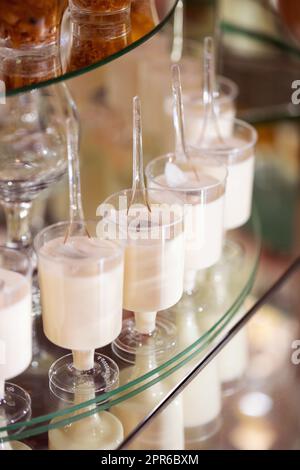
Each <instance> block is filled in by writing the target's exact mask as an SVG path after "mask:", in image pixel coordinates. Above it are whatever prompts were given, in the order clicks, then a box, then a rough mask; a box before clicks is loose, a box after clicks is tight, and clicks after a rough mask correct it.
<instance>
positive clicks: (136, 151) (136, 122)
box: [127, 96, 151, 214]
mask: <svg viewBox="0 0 300 470" xmlns="http://www.w3.org/2000/svg"><path fill="white" fill-rule="evenodd" d="M140 195H141V196H142V197H140ZM134 202H136V203H140V202H142V203H143V204H145V206H146V207H147V208H148V210H149V212H151V208H150V204H149V201H148V194H147V190H146V186H145V180H144V163H143V139H142V118H141V101H140V98H139V97H138V96H135V97H134V98H133V166H132V196H131V201H130V203H129V206H128V209H127V214H128V213H129V209H130V207H131V205H132V204H133V203H134Z"/></svg>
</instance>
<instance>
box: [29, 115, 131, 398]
mask: <svg viewBox="0 0 300 470" xmlns="http://www.w3.org/2000/svg"><path fill="white" fill-rule="evenodd" d="M67 129H68V132H67V141H68V145H67V147H68V176H69V199H70V218H69V221H67V222H60V223H58V224H54V225H51V226H49V227H46V228H45V229H43V230H42V231H41V232H40V233H39V234H38V235H37V236H36V237H35V241H34V246H35V250H36V253H37V255H38V275H39V283H40V288H41V299H42V317H43V329H44V332H45V335H46V336H47V338H48V339H49V340H50V341H51V342H52V343H54V344H56V345H58V346H60V347H63V348H68V349H71V350H72V354H68V355H66V356H63V357H61V358H60V359H58V360H57V361H56V362H55V363H54V364H52V366H51V368H50V371H49V381H50V388H51V390H52V392H53V393H54V394H55V395H56V396H58V397H59V398H62V399H67V400H68V401H73V400H74V396H75V393H76V390H78V387H79V385H82V384H84V383H87V382H88V381H89V380H92V381H93V383H94V391H95V393H99V392H101V391H105V390H107V389H109V388H112V387H113V386H115V384H116V383H117V381H118V367H117V365H116V364H115V362H114V361H112V360H111V359H110V358H108V357H106V356H103V355H102V354H99V353H95V349H96V348H100V347H103V346H106V345H107V344H109V343H111V342H112V341H113V340H114V339H115V338H116V337H117V336H118V334H119V333H120V330H121V324H122V293H123V250H122V248H121V247H120V246H119V245H118V244H116V243H115V242H111V241H107V240H101V239H98V237H97V226H98V223H99V222H98V221H86V220H84V215H83V209H82V201H81V186H80V171H79V155H78V135H79V132H78V129H79V128H78V123H77V121H76V120H74V119H71V118H68V119H67Z"/></svg>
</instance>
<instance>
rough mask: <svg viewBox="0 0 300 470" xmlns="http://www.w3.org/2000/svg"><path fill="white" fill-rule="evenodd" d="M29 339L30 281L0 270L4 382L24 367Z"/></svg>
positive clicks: (0, 358) (0, 371)
mask: <svg viewBox="0 0 300 470" xmlns="http://www.w3.org/2000/svg"><path fill="white" fill-rule="evenodd" d="M31 338H32V324H31V288H30V283H29V281H28V280H27V279H26V278H25V277H24V276H22V275H21V274H19V273H16V272H14V271H9V270H7V269H0V381H3V383H4V381H5V380H8V379H10V378H12V377H16V376H17V375H19V374H21V373H22V372H23V371H24V370H25V369H27V367H28V366H29V364H30V361H31V355H32V339H31ZM2 392H3V391H2V390H0V395H1V394H2Z"/></svg>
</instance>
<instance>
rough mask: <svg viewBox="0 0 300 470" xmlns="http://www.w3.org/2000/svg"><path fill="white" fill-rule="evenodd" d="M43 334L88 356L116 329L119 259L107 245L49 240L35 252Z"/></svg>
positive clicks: (120, 278)
mask: <svg viewBox="0 0 300 470" xmlns="http://www.w3.org/2000/svg"><path fill="white" fill-rule="evenodd" d="M38 269H39V283H40V288H41V297H42V314H43V326H44V332H45V334H46V336H47V337H48V339H49V340H50V341H51V342H52V343H54V344H57V345H58V346H61V347H63V348H68V349H72V350H73V351H90V350H94V349H96V348H100V347H102V346H105V345H107V344H109V343H111V342H112V341H113V340H114V339H115V338H116V337H117V336H118V335H119V333H120V331H121V325H122V295H123V292H122V286H123V260H122V254H121V251H120V252H119V251H118V252H117V254H116V251H115V246H113V245H112V244H111V243H110V242H108V241H103V240H98V239H92V238H91V239H90V238H88V237H87V236H85V237H84V236H73V237H69V239H68V241H67V243H64V239H63V237H59V238H56V239H53V240H51V241H49V242H47V243H45V245H44V246H42V247H41V249H40V250H39V260H38Z"/></svg>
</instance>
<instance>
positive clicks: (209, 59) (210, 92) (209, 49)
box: [201, 36, 223, 142]
mask: <svg viewBox="0 0 300 470" xmlns="http://www.w3.org/2000/svg"><path fill="white" fill-rule="evenodd" d="M215 89H216V66H215V47H214V40H213V38H212V37H211V36H207V37H206V38H205V39H204V53H203V104H204V122H203V127H202V133H201V141H202V140H203V139H204V137H205V133H206V129H207V125H208V121H209V120H210V119H211V120H212V123H213V125H214V127H215V131H216V133H217V138H218V140H220V141H221V142H223V138H222V134H221V131H220V127H219V122H218V116H217V114H216V110H215V98H214V97H215Z"/></svg>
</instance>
